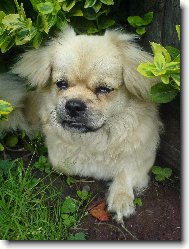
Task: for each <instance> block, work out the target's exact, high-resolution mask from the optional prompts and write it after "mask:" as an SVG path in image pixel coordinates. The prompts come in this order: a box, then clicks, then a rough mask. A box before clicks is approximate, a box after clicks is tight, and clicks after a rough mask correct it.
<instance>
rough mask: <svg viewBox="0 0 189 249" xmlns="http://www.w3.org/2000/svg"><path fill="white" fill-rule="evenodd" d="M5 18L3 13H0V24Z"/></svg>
mask: <svg viewBox="0 0 189 249" xmlns="http://www.w3.org/2000/svg"><path fill="white" fill-rule="evenodd" d="M5 16H6V14H5V12H3V11H0V23H1V22H2V20H3V18H4V17H5Z"/></svg>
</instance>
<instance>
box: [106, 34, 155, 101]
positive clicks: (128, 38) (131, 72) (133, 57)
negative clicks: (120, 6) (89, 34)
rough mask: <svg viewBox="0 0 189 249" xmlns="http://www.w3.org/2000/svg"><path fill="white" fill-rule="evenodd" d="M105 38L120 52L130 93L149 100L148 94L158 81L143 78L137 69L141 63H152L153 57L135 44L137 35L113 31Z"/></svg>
mask: <svg viewBox="0 0 189 249" xmlns="http://www.w3.org/2000/svg"><path fill="white" fill-rule="evenodd" d="M105 36H107V37H109V39H111V40H112V42H113V43H114V44H115V45H116V46H117V47H118V48H119V50H120V55H121V58H122V65H123V78H124V83H125V85H126V88H127V89H128V91H129V92H130V93H132V94H133V95H134V96H136V97H138V98H140V99H148V93H149V91H150V89H151V87H152V86H153V85H155V84H156V83H157V79H152V78H147V77H144V76H142V75H141V74H140V73H139V72H138V71H137V67H138V65H139V64H140V63H143V62H152V56H151V55H150V54H148V53H147V52H145V51H142V49H141V48H140V47H139V46H137V45H136V44H135V42H134V39H135V38H136V36H135V35H132V34H124V33H122V32H120V31H115V30H114V31H113V30H112V31H106V33H105Z"/></svg>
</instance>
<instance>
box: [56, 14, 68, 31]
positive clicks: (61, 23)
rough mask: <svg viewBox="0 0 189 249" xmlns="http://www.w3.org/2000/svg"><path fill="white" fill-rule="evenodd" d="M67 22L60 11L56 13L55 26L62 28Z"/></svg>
mask: <svg viewBox="0 0 189 249" xmlns="http://www.w3.org/2000/svg"><path fill="white" fill-rule="evenodd" d="M66 24H67V20H66V17H65V15H64V13H63V12H62V11H60V12H59V13H58V16H57V21H56V27H57V28H58V29H60V30H63V29H64V28H65V26H66Z"/></svg>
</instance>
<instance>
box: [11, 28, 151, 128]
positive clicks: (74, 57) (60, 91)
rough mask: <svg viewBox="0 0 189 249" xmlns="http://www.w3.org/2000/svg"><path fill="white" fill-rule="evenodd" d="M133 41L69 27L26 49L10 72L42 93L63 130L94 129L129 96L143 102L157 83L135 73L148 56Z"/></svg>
mask: <svg viewBox="0 0 189 249" xmlns="http://www.w3.org/2000/svg"><path fill="white" fill-rule="evenodd" d="M133 39H134V36H133V35H128V34H122V33H121V32H120V31H107V32H106V33H105V35H103V36H87V35H76V34H75V33H74V31H73V30H72V29H71V28H68V29H67V30H66V31H65V32H64V33H63V34H60V36H58V37H57V38H55V39H53V40H51V41H50V42H49V43H48V44H47V45H46V46H45V47H42V48H40V49H38V50H32V51H29V52H26V53H25V54H24V55H23V56H22V58H21V59H20V60H19V61H18V62H17V64H16V65H15V66H14V68H13V69H12V71H13V72H14V73H16V74H19V75H20V76H21V77H24V78H27V80H28V81H29V82H30V83H31V85H33V86H37V87H38V88H43V89H44V91H46V93H47V94H46V96H47V98H48V101H49V103H50V106H51V108H52V106H53V108H52V110H51V113H54V115H55V116H56V122H57V123H58V124H59V125H62V127H63V128H65V129H67V130H70V131H74V132H92V131H96V130H98V129H100V128H101V127H102V126H104V125H105V124H106V123H107V122H108V120H109V119H111V118H114V117H115V116H116V115H119V114H120V113H123V112H124V110H125V108H127V105H129V100H130V99H131V98H138V99H141V100H145V101H147V95H148V91H149V90H150V88H151V86H152V85H153V84H154V83H155V82H154V81H153V80H151V79H150V80H149V79H148V78H144V77H143V76H141V75H140V74H139V73H138V72H137V71H136V68H137V66H138V65H139V64H140V63H142V62H144V61H150V60H151V57H150V56H149V55H148V54H147V53H146V52H144V51H141V49H140V48H138V47H137V46H136V45H135V44H134V43H133Z"/></svg>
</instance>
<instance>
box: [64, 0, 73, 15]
mask: <svg viewBox="0 0 189 249" xmlns="http://www.w3.org/2000/svg"><path fill="white" fill-rule="evenodd" d="M75 4H76V0H68V1H65V2H63V4H62V9H63V10H64V11H67V12H69V11H70V10H71V9H72V8H73V7H74V6H75Z"/></svg>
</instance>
